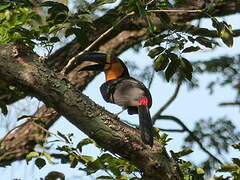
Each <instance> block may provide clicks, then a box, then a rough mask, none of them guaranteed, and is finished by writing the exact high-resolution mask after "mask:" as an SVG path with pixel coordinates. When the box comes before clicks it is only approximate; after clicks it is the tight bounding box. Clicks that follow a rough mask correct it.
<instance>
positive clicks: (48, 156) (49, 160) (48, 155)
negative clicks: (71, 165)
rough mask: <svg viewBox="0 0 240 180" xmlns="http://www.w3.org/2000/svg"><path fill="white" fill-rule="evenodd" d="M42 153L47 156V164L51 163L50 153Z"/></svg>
mask: <svg viewBox="0 0 240 180" xmlns="http://www.w3.org/2000/svg"><path fill="white" fill-rule="evenodd" d="M43 155H44V156H45V157H46V158H47V160H48V163H49V164H52V163H53V161H52V157H51V155H50V154H48V153H46V152H43Z"/></svg>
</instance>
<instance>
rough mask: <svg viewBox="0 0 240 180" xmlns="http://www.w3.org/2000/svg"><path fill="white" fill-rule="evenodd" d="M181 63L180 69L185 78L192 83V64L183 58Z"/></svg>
mask: <svg viewBox="0 0 240 180" xmlns="http://www.w3.org/2000/svg"><path fill="white" fill-rule="evenodd" d="M180 62H181V66H180V68H181V70H182V71H183V73H184V75H185V77H186V78H187V79H188V80H189V81H191V79H192V72H193V68H192V64H191V63H190V62H189V61H188V60H187V59H185V58H181V59H180Z"/></svg>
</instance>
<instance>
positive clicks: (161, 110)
mask: <svg viewBox="0 0 240 180" xmlns="http://www.w3.org/2000/svg"><path fill="white" fill-rule="evenodd" d="M182 81H183V80H182V77H179V79H178V82H177V86H176V89H175V91H174V93H173V95H172V96H171V97H170V98H169V100H168V101H167V102H166V103H165V104H164V105H163V106H162V107H161V108H160V109H159V110H158V112H157V113H156V114H154V116H153V117H152V121H153V124H154V123H155V122H156V120H157V119H159V117H160V115H161V114H162V112H163V111H164V110H165V109H167V107H168V106H169V105H170V104H171V103H172V102H173V101H174V100H175V99H176V97H177V95H178V92H179V90H180V87H181V85H182Z"/></svg>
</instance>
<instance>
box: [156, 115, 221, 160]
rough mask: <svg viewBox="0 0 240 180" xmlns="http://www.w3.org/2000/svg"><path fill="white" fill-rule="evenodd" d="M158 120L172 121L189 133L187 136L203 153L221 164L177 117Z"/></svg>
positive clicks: (161, 117)
mask: <svg viewBox="0 0 240 180" xmlns="http://www.w3.org/2000/svg"><path fill="white" fill-rule="evenodd" d="M159 119H167V120H173V121H175V122H176V123H177V124H179V125H180V126H181V127H182V128H183V129H184V130H185V131H187V132H188V133H189V135H190V136H191V137H192V138H193V139H194V141H195V142H196V143H197V144H198V145H199V147H200V148H201V149H202V150H203V151H204V152H205V153H207V154H208V155H209V156H210V157H212V158H213V159H214V160H216V161H217V162H218V163H220V164H222V162H221V161H220V160H219V159H218V158H217V157H215V156H214V155H213V154H212V153H211V152H210V151H208V150H207V149H206V148H205V147H204V146H203V144H202V143H201V141H200V139H199V138H198V137H197V136H196V135H195V134H194V133H193V132H192V131H191V130H190V129H188V127H187V126H186V125H185V124H184V123H183V122H182V121H181V120H180V119H178V118H177V117H175V116H168V115H164V116H161V115H160V116H159Z"/></svg>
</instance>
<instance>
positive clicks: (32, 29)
mask: <svg viewBox="0 0 240 180" xmlns="http://www.w3.org/2000/svg"><path fill="white" fill-rule="evenodd" d="M114 2H116V0H95V1H93V2H92V3H89V2H88V1H81V2H80V3H79V6H78V8H76V9H71V8H69V6H68V5H67V4H64V3H61V2H58V1H45V2H42V1H39V2H37V3H32V1H29V0H21V1H20V0H15V1H10V0H2V1H1V2H0V22H1V23H0V43H1V44H12V43H16V42H21V43H24V44H25V45H27V46H30V47H32V48H34V46H36V45H41V46H43V47H45V48H46V49H47V50H48V51H49V55H50V54H51V52H52V49H53V47H54V46H55V45H56V43H59V42H62V41H63V39H66V38H69V37H72V36H74V37H76V40H77V41H78V42H79V43H80V44H81V46H82V48H84V47H87V46H88V45H89V42H90V40H89V38H88V32H89V30H94V29H95V27H94V23H93V22H94V20H95V18H96V17H97V16H98V15H99V14H98V12H99V11H101V12H106V10H107V9H106V8H104V7H103V5H106V4H109V3H114ZM221 2H222V1H219V3H221ZM184 4H187V1H185V0H175V1H168V0H164V1H144V0H139V1H134V0H127V1H124V2H123V3H122V4H121V5H120V8H118V12H119V15H120V16H119V17H120V18H121V17H122V15H126V14H128V13H130V12H134V13H135V15H136V16H138V17H140V18H142V20H143V21H144V22H145V23H146V24H147V28H148V39H147V40H146V41H145V43H144V47H146V48H149V53H148V56H149V57H151V58H152V59H153V68H154V70H155V71H156V72H164V75H165V79H166V80H167V81H171V80H172V81H173V80H174V76H181V77H184V78H185V79H186V80H188V81H192V74H193V70H194V71H195V72H198V73H203V72H208V73H219V74H220V73H221V77H223V79H221V80H218V81H213V82H210V84H209V88H210V89H213V86H214V85H215V84H220V85H226V84H233V83H235V82H236V83H239V77H238V76H239V64H240V62H239V59H240V58H239V57H235V58H232V57H221V58H220V59H212V60H210V61H205V62H202V61H199V62H196V63H192V62H190V61H189V59H186V58H185V57H184V55H185V54H186V53H195V52H198V51H201V50H202V49H205V48H210V49H211V48H215V47H216V46H219V44H218V43H217V42H216V41H215V39H214V38H218V37H219V38H221V39H222V41H223V43H225V44H226V45H227V46H228V47H231V46H232V45H233V32H232V28H231V26H230V25H229V24H228V23H227V22H225V21H219V20H218V19H217V18H215V17H212V16H211V15H210V14H211V10H212V7H214V6H215V5H217V4H216V3H208V4H207V5H206V9H205V12H204V13H206V15H208V17H209V18H211V20H212V26H213V28H214V29H215V31H212V30H210V29H207V28H203V27H198V26H195V25H189V24H182V23H177V22H174V21H173V20H172V19H171V17H170V16H169V15H168V13H165V12H159V13H156V14H155V18H157V19H158V21H159V22H160V24H157V25H156V24H154V23H153V22H152V14H151V13H150V10H161V9H175V8H176V7H178V6H179V5H184ZM116 22H119V19H117V20H116ZM112 25H113V27H115V26H114V25H115V24H114V22H113V24H112ZM216 33H217V36H216V35H215V34H216ZM192 64H193V66H192ZM128 66H130V65H129V64H128ZM193 67H194V68H193ZM132 69H135V70H136V69H137V68H136V66H134V65H132ZM143 71H144V73H142V74H141V77H140V78H142V79H145V80H148V81H151V79H152V78H153V73H152V67H150V66H149V67H147V68H146V69H144V70H143ZM0 85H1V89H0V100H1V101H0V108H1V111H2V113H3V114H5V115H6V114H7V112H8V111H7V105H8V104H10V103H11V102H14V101H16V100H17V99H19V98H22V97H24V96H25V94H24V93H23V92H21V91H20V90H18V89H17V88H16V87H14V86H12V85H10V84H8V83H6V82H4V81H0ZM2 99H4V101H2ZM22 118H23V117H22ZM20 119H21V118H20ZM156 131H157V132H156V134H155V138H156V139H157V140H158V141H160V142H161V144H162V145H163V146H166V145H167V143H168V142H169V141H170V140H171V138H169V137H168V135H167V134H161V135H159V133H158V130H156ZM193 133H194V134H195V135H196V136H197V137H198V138H199V139H201V141H203V143H204V145H206V146H207V147H208V148H211V149H215V150H216V153H217V154H218V155H219V156H221V154H222V153H224V152H228V151H229V148H230V146H229V145H230V144H233V143H236V142H237V141H239V135H240V133H239V132H237V131H236V130H235V126H234V125H233V124H232V123H231V121H230V120H227V119H226V118H221V119H219V120H218V121H216V122H213V121H212V120H211V119H209V120H207V121H204V120H200V121H199V122H198V123H196V125H195V128H194V131H193ZM72 136H73V134H72V133H71V134H67V135H65V134H62V133H61V132H58V133H57V137H58V140H56V141H55V142H61V143H64V145H61V146H58V147H57V152H59V154H49V153H48V152H46V151H45V150H44V151H42V152H37V151H33V152H30V153H29V154H28V155H27V156H26V161H27V162H28V161H31V160H34V162H35V164H36V166H37V167H38V168H39V169H41V168H43V167H44V166H45V165H46V164H47V163H50V164H53V163H55V162H54V161H55V159H61V162H60V163H62V164H65V163H68V164H69V165H70V167H71V168H79V170H81V171H84V172H86V174H88V175H90V174H94V173H96V172H98V171H102V172H103V173H102V175H101V176H99V177H97V179H132V180H134V179H139V177H140V176H141V172H140V171H139V170H138V169H137V168H136V167H135V166H134V165H132V164H131V162H128V161H127V160H125V159H123V158H121V157H117V156H115V155H112V154H110V153H109V152H106V151H103V152H102V153H101V154H100V155H99V156H98V157H92V156H88V155H84V154H83V148H84V147H85V146H87V145H90V144H91V145H96V144H95V142H94V141H93V140H92V139H89V138H86V139H83V140H81V141H80V142H79V143H78V144H77V145H76V147H74V146H73V141H72ZM185 142H186V144H185V145H188V146H190V147H192V146H193V145H194V144H195V140H194V139H193V138H192V136H190V135H189V136H187V137H186V138H185ZM233 147H234V148H236V149H238V150H239V149H240V148H239V144H235V145H234V146H233ZM1 151H4V149H1ZM191 152H192V150H191V149H190V148H184V149H183V150H181V151H180V152H177V153H172V157H173V158H174V159H175V160H176V161H177V162H178V165H179V169H180V170H181V172H182V174H183V179H185V180H190V179H197V180H202V179H203V178H204V175H205V172H206V171H204V170H203V169H201V168H197V167H195V166H194V165H193V164H192V163H190V162H188V161H184V160H182V159H181V158H182V156H185V155H188V154H190V153H191ZM232 160H233V162H232V163H229V164H223V165H222V166H221V168H219V169H218V170H217V171H218V173H229V174H230V176H229V177H224V176H223V175H221V176H215V177H214V178H213V179H222V180H223V179H224V180H225V179H229V178H230V177H232V178H234V179H239V178H240V160H239V158H233V159H232ZM211 163H213V164H214V162H213V160H212V159H208V160H207V161H206V162H204V163H203V168H204V169H208V170H209V169H210V168H211V166H212V164H211ZM4 165H6V164H4ZM206 167H207V168H206ZM49 177H50V178H51V177H58V178H62V179H63V178H64V175H63V174H62V173H59V172H58V173H56V172H53V173H52V174H50V173H49ZM46 179H47V177H46Z"/></svg>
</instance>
